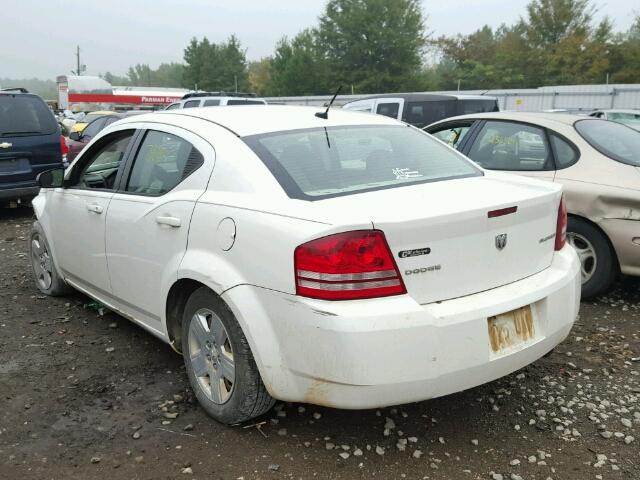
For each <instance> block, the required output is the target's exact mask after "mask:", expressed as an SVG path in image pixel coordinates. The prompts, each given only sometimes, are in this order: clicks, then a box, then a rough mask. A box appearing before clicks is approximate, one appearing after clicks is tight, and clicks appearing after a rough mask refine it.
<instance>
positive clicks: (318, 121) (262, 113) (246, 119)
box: [123, 105, 402, 137]
mask: <svg viewBox="0 0 640 480" xmlns="http://www.w3.org/2000/svg"><path fill="white" fill-rule="evenodd" d="M324 111H325V108H319V107H310V106H293V105H233V106H222V107H216V108H187V109H179V110H162V111H160V112H156V113H151V114H146V115H136V116H135V117H131V118H126V119H125V120H123V122H126V123H133V122H144V121H157V122H162V120H163V117H165V118H167V117H173V118H172V122H171V123H174V122H175V120H176V119H177V118H180V117H182V118H184V117H190V118H199V119H202V120H205V121H209V122H212V123H215V124H217V125H220V126H222V127H224V128H226V129H228V130H231V131H232V132H233V133H235V134H236V135H238V136H240V137H245V136H248V135H256V134H262V133H270V132H279V131H286V130H299V129H305V128H321V127H335V126H346V125H402V124H401V123H400V122H398V121H397V120H394V119H391V118H389V117H385V116H384V115H373V114H370V113H359V112H353V111H349V110H342V109H339V108H332V109H330V110H329V118H328V119H327V120H324V119H322V118H318V117H316V116H315V114H316V113H317V112H324ZM167 120H169V118H167Z"/></svg>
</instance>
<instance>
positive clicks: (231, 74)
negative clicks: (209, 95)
mask: <svg viewBox="0 0 640 480" xmlns="http://www.w3.org/2000/svg"><path fill="white" fill-rule="evenodd" d="M184 60H185V63H186V65H185V67H184V72H183V76H182V83H183V85H184V86H185V87H188V88H196V87H197V88H198V89H200V90H226V91H234V90H235V89H236V87H237V88H238V90H247V89H248V88H249V80H248V74H247V60H246V52H245V50H243V49H242V46H241V44H240V41H239V40H238V38H237V37H236V36H235V35H232V36H231V37H229V39H228V40H227V41H226V42H221V43H211V42H209V40H208V39H207V38H206V37H205V38H203V39H202V41H200V42H199V41H198V40H197V39H195V38H194V39H192V40H191V42H190V43H189V45H188V46H187V48H185V50H184Z"/></svg>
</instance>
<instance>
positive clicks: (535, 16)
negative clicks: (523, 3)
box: [521, 0, 596, 48]
mask: <svg viewBox="0 0 640 480" xmlns="http://www.w3.org/2000/svg"><path fill="white" fill-rule="evenodd" d="M595 12H596V9H595V7H594V6H593V5H592V4H591V2H590V0H533V1H532V2H530V3H529V4H528V5H527V14H528V18H527V19H521V23H522V24H523V25H524V26H525V35H526V37H527V39H528V41H529V43H530V44H531V45H533V46H535V47H542V48H546V47H553V46H555V45H557V44H558V43H559V42H560V41H561V40H562V39H564V38H566V37H570V36H573V35H577V36H581V37H586V36H588V35H589V34H590V33H591V31H592V28H591V22H592V20H593V15H594V14H595Z"/></svg>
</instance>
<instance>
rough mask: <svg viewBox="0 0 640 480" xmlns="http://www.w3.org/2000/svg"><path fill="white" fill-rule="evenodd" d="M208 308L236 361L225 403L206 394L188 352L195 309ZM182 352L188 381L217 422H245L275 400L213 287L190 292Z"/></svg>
mask: <svg viewBox="0 0 640 480" xmlns="http://www.w3.org/2000/svg"><path fill="white" fill-rule="evenodd" d="M204 309H206V310H210V311H211V312H213V313H214V314H215V315H217V317H218V318H219V319H220V321H221V322H222V324H223V325H224V328H225V330H226V334H227V338H228V340H229V343H230V346H231V349H232V352H233V362H234V364H235V378H234V380H233V387H232V388H231V392H230V396H229V397H228V399H227V400H226V401H224V403H216V402H214V401H213V400H212V399H211V398H209V396H208V394H207V392H206V391H205V388H204V387H203V386H202V384H201V383H200V380H199V379H198V377H197V376H196V373H195V370H194V367H193V364H192V359H191V355H190V351H192V350H191V349H190V343H189V342H190V341H192V340H190V337H189V334H190V327H191V322H192V321H193V319H194V316H195V314H196V312H200V311H202V310H204ZM182 353H183V357H184V364H185V367H186V370H187V375H188V377H189V383H190V384H191V388H192V389H193V392H194V393H195V396H196V398H197V399H198V402H199V403H200V405H201V406H202V408H203V409H204V410H205V411H206V412H207V413H208V414H209V415H210V416H211V417H213V418H214V419H215V420H217V421H218V422H221V423H224V424H227V425H231V424H237V423H241V422H245V421H247V420H250V419H252V418H254V417H258V416H260V415H262V414H264V413H266V412H267V411H269V410H270V409H271V408H272V407H273V405H274V403H275V400H274V399H273V398H272V397H271V395H269V393H268V392H267V389H266V388H265V386H264V383H263V382H262V378H261V377H260V372H259V371H258V367H257V366H256V362H255V360H254V358H253V354H252V353H251V349H250V347H249V343H248V342H247V339H246V337H245V336H244V333H243V332H242V329H241V328H240V325H239V324H238V321H237V320H236V319H235V316H234V315H233V313H232V312H231V310H230V309H229V307H228V306H227V305H226V304H225V303H224V302H223V301H222V300H221V299H220V297H218V296H217V295H216V294H215V293H214V292H213V291H211V290H210V289H208V288H207V287H201V288H199V289H198V290H196V291H195V292H193V293H192V294H191V296H190V297H189V300H188V301H187V305H186V307H185V310H184V314H183V317H182Z"/></svg>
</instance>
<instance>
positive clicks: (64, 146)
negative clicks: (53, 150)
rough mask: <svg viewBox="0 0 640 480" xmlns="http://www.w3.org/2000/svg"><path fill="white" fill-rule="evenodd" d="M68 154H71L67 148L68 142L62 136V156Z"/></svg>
mask: <svg viewBox="0 0 640 480" xmlns="http://www.w3.org/2000/svg"><path fill="white" fill-rule="evenodd" d="M67 153H69V147H68V146H67V141H66V140H65V139H64V137H63V136H62V135H60V154H61V155H62V156H63V157H64V156H65V155H66V154H67Z"/></svg>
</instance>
